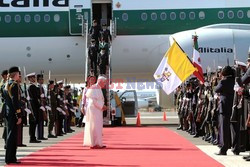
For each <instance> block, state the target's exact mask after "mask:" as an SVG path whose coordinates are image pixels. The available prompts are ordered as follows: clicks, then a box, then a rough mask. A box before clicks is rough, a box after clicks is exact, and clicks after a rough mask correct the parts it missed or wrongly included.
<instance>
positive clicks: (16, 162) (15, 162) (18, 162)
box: [6, 161, 21, 164]
mask: <svg viewBox="0 0 250 167" xmlns="http://www.w3.org/2000/svg"><path fill="white" fill-rule="evenodd" d="M20 163H21V162H20V161H14V162H6V164H20Z"/></svg>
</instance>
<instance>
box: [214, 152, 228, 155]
mask: <svg viewBox="0 0 250 167" xmlns="http://www.w3.org/2000/svg"><path fill="white" fill-rule="evenodd" d="M214 154H215V155H227V153H225V152H219V153H214Z"/></svg>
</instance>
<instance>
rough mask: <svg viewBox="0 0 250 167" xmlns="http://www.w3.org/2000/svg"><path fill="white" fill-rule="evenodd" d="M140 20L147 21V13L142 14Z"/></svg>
mask: <svg viewBox="0 0 250 167" xmlns="http://www.w3.org/2000/svg"><path fill="white" fill-rule="evenodd" d="M141 19H142V20H143V21H146V20H147V19H148V15H147V13H142V14H141Z"/></svg>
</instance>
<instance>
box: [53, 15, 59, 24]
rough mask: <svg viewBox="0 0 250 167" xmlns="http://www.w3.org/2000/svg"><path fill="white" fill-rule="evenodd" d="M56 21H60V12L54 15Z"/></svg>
mask: <svg viewBox="0 0 250 167" xmlns="http://www.w3.org/2000/svg"><path fill="white" fill-rule="evenodd" d="M54 21H55V22H59V21H60V15H59V14H55V15H54Z"/></svg>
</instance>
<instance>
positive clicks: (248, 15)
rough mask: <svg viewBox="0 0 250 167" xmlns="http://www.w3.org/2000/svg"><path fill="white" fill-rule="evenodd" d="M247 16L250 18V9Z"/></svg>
mask: <svg viewBox="0 0 250 167" xmlns="http://www.w3.org/2000/svg"><path fill="white" fill-rule="evenodd" d="M247 17H248V18H250V10H248V11H247Z"/></svg>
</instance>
